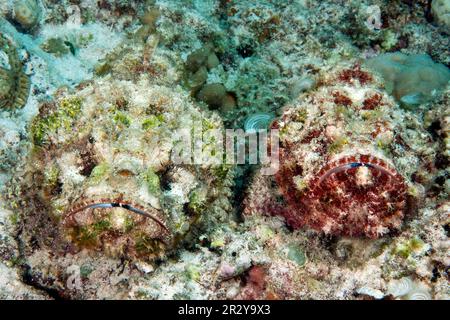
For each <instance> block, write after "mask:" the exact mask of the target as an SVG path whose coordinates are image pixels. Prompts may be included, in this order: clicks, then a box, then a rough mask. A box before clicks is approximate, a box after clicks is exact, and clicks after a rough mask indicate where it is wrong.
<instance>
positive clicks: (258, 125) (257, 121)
mask: <svg viewBox="0 0 450 320" xmlns="http://www.w3.org/2000/svg"><path fill="white" fill-rule="evenodd" d="M272 119H273V117H272V116H271V115H270V114H267V113H257V114H254V115H252V116H250V117H248V118H247V120H245V124H244V129H245V132H255V131H258V130H264V129H267V128H268V127H269V124H270V122H271V121H272Z"/></svg>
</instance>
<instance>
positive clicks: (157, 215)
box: [63, 195, 172, 239]
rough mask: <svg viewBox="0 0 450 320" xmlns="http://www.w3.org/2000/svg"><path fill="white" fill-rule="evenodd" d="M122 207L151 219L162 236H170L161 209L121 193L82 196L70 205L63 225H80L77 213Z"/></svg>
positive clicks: (143, 217) (140, 216) (131, 212)
mask: <svg viewBox="0 0 450 320" xmlns="http://www.w3.org/2000/svg"><path fill="white" fill-rule="evenodd" d="M116 209H122V210H125V211H127V212H129V213H130V214H132V215H135V216H136V218H138V219H139V218H140V219H141V220H147V219H148V220H150V221H152V222H153V223H154V224H156V225H157V226H158V227H159V229H160V231H161V232H160V234H161V237H162V238H165V239H167V238H170V236H171V234H172V233H171V231H170V229H169V227H168V225H167V222H166V219H165V218H164V215H163V213H162V211H161V210H158V209H155V208H153V207H152V206H150V205H148V204H143V203H142V202H138V201H132V200H128V199H126V198H124V197H123V195H120V196H118V197H96V196H90V197H81V198H80V199H78V200H77V201H75V202H74V203H73V205H71V206H70V208H69V210H67V211H66V213H65V214H64V218H63V225H65V226H67V227H74V226H77V225H79V224H80V223H79V221H77V215H79V214H81V213H86V212H90V213H94V212H95V210H101V211H104V210H116Z"/></svg>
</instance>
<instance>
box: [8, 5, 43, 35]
mask: <svg viewBox="0 0 450 320" xmlns="http://www.w3.org/2000/svg"><path fill="white" fill-rule="evenodd" d="M13 10H14V21H15V22H17V23H18V24H19V25H20V26H21V27H22V29H24V30H26V31H30V30H32V29H33V28H34V27H36V26H37V25H38V23H39V20H40V19H41V16H42V9H41V6H40V5H39V1H38V0H16V1H15V2H14V7H13Z"/></svg>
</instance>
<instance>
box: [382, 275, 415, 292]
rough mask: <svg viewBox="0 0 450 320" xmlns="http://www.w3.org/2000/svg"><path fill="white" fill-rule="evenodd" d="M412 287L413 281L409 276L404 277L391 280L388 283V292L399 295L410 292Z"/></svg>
mask: <svg viewBox="0 0 450 320" xmlns="http://www.w3.org/2000/svg"><path fill="white" fill-rule="evenodd" d="M413 288H414V283H413V281H412V280H411V278H410V277H404V278H401V279H398V280H391V281H390V282H389V284H388V291H387V292H388V294H392V295H393V296H394V297H401V296H404V295H407V294H408V293H410V292H411V291H412V290H413Z"/></svg>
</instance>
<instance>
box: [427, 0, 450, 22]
mask: <svg viewBox="0 0 450 320" xmlns="http://www.w3.org/2000/svg"><path fill="white" fill-rule="evenodd" d="M431 12H432V13H433V17H434V18H435V19H436V21H437V22H438V23H439V24H441V25H444V26H446V27H447V28H450V1H449V0H433V1H432V2H431Z"/></svg>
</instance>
